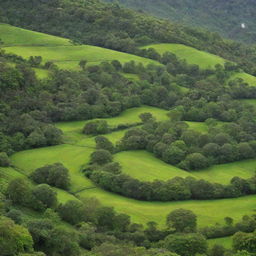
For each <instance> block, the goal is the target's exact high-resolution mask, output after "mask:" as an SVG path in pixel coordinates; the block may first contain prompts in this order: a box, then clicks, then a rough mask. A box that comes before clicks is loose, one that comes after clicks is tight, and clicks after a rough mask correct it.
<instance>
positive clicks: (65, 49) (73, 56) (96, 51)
mask: <svg viewBox="0 0 256 256" xmlns="http://www.w3.org/2000/svg"><path fill="white" fill-rule="evenodd" d="M4 49H5V50H6V51H7V52H10V53H15V54H17V55H20V56H22V57H23V58H25V59H28V58H29V57H30V56H41V57H42V58H43V63H45V62H46V61H52V62H54V63H55V64H56V65H57V66H58V67H60V68H62V69H75V70H76V69H80V67H79V61H80V60H84V59H86V60H87V61H88V65H96V64H99V63H101V62H103V61H112V60H119V61H120V62H121V63H125V62H129V61H132V60H134V61H135V62H137V63H142V64H144V65H147V64H150V63H155V64H159V63H158V62H156V61H153V60H150V59H146V58H142V57H138V56H135V55H132V54H128V53H123V52H118V51H114V50H109V49H105V48H101V47H97V46H91V45H77V46H75V45H72V46H47V47H44V46H31V47H30V46H29V47H24V46H14V47H4Z"/></svg>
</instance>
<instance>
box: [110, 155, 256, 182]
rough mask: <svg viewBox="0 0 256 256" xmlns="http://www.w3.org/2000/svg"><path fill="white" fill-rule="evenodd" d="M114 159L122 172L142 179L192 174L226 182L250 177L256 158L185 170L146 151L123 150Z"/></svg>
mask: <svg viewBox="0 0 256 256" xmlns="http://www.w3.org/2000/svg"><path fill="white" fill-rule="evenodd" d="M115 161H117V162H119V163H120V164H121V166H122V168H123V169H122V170H123V172H124V173H126V174H128V175H130V176H131V177H133V178H136V179H139V180H142V181H153V180H155V179H158V180H168V179H172V178H174V177H177V176H178V177H183V178H185V177H188V176H192V177H194V178H197V179H205V180H208V181H210V182H216V183H221V184H228V183H229V182H230V180H231V179H232V178H233V177H234V176H238V177H241V178H250V177H252V176H253V175H254V174H255V171H256V170H255V166H256V160H245V161H240V162H234V163H229V164H220V165H214V166H212V167H210V168H207V169H204V170H200V171H193V172H187V171H184V170H182V169H179V168H177V167H175V166H173V165H169V164H167V163H165V162H163V161H162V160H160V159H158V158H156V157H154V155H153V154H151V153H149V152H146V151H124V152H120V153H118V154H116V155H115Z"/></svg>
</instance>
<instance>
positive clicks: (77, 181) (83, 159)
mask: <svg viewBox="0 0 256 256" xmlns="http://www.w3.org/2000/svg"><path fill="white" fill-rule="evenodd" d="M93 151H94V150H93V149H91V148H86V147H75V146H71V145H65V144H64V145H59V146H54V147H45V148H39V149H32V150H26V151H21V152H19V153H16V154H14V155H12V157H11V160H12V163H13V164H14V165H15V166H17V167H19V168H21V169H22V170H25V171H26V174H30V173H31V172H33V171H34V170H35V169H36V168H39V167H42V166H44V165H46V164H53V163H56V162H60V163H62V164H63V165H64V166H65V167H67V168H68V169H69V171H70V177H71V183H72V186H71V191H72V192H74V191H78V190H80V189H84V188H87V187H93V186H94V185H93V184H92V182H91V181H90V180H89V179H87V178H86V177H85V176H84V174H83V173H82V172H81V171H80V170H81V167H82V165H83V164H85V163H87V162H88V161H89V158H90V154H91V153H92V152H93Z"/></svg>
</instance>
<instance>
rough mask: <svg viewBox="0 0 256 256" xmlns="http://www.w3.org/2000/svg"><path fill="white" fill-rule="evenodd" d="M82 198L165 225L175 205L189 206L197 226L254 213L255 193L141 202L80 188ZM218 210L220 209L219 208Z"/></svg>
mask: <svg viewBox="0 0 256 256" xmlns="http://www.w3.org/2000/svg"><path fill="white" fill-rule="evenodd" d="M78 195H79V196H80V197H81V198H83V197H96V198H98V199H99V200H100V201H101V202H102V203H103V204H104V205H107V206H113V207H114V208H115V209H116V210H117V211H119V212H122V213H126V214H128V215H130V216H131V218H132V221H134V222H137V223H142V224H146V223H147V222H148V221H155V222H156V223H159V224H160V225H161V226H162V227H163V226H164V225H165V218H166V215H167V214H168V213H169V212H171V211H173V210H175V209H178V208H184V209H190V210H192V211H193V212H195V214H196V215H197V216H198V224H199V226H200V227H202V226H206V225H210V224H215V223H216V222H219V223H223V218H225V217H226V216H232V218H234V220H239V219H240V218H241V217H242V216H243V215H245V214H253V213H255V210H256V207H255V199H256V196H254V195H253V196H246V197H241V198H235V199H222V200H205V201H193V200H191V201H180V202H166V203H164V202H145V201H138V200H133V199H129V198H126V197H122V196H119V195H116V194H113V193H110V192H106V191H104V190H101V189H99V188H96V189H90V190H86V191H83V192H81V193H79V194H78ZM220 209H221V211H220Z"/></svg>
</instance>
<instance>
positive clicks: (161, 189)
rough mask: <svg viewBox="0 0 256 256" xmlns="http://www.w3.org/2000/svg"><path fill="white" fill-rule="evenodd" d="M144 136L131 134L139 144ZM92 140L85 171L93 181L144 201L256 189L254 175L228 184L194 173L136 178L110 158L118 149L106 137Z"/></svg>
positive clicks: (235, 193)
mask: <svg viewBox="0 0 256 256" xmlns="http://www.w3.org/2000/svg"><path fill="white" fill-rule="evenodd" d="M128 133H129V131H128ZM143 138H145V137H144V136H141V139H140V138H139V139H138V138H134V141H135V143H137V145H138V146H141V145H143V141H142V139H143ZM196 139H198V138H196ZM95 141H96V148H97V150H96V151H94V152H93V153H92V154H91V161H90V164H89V166H87V167H86V168H85V170H84V173H85V175H86V176H87V177H89V178H90V179H91V180H92V181H93V182H94V183H96V184H97V185H99V186H100V187H102V188H104V189H106V190H108V191H111V192H115V193H118V194H121V195H124V196H127V197H131V198H135V199H139V200H147V201H178V200H188V199H201V200H207V199H218V198H234V197H239V196H243V195H249V194H255V193H256V190H255V184H256V177H255V176H253V177H252V178H250V179H242V178H239V177H234V178H233V179H232V180H231V182H230V184H229V185H222V184H218V183H210V182H208V181H205V180H197V179H195V178H193V177H187V178H181V177H176V178H173V179H170V180H168V181H159V180H155V181H153V182H143V181H139V180H137V179H134V178H132V177H130V176H128V175H125V174H123V173H122V172H121V166H120V165H119V164H118V163H116V162H113V155H112V154H113V153H115V152H116V150H117V149H115V147H114V146H113V144H112V143H111V142H110V141H109V140H108V139H107V138H106V137H104V136H98V137H96V139H95ZM137 149H138V148H137ZM192 163H193V167H194V166H195V165H196V164H197V166H198V165H199V164H201V165H202V160H201V158H200V157H195V159H192V160H191V163H190V165H192Z"/></svg>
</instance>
